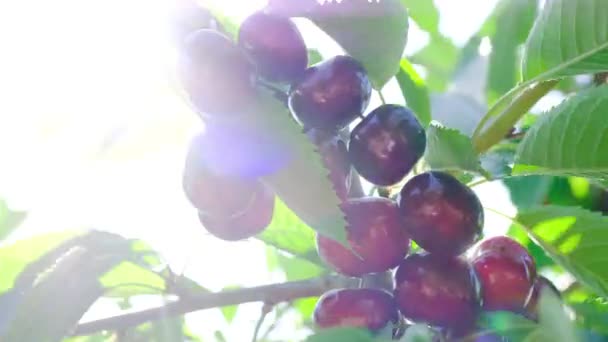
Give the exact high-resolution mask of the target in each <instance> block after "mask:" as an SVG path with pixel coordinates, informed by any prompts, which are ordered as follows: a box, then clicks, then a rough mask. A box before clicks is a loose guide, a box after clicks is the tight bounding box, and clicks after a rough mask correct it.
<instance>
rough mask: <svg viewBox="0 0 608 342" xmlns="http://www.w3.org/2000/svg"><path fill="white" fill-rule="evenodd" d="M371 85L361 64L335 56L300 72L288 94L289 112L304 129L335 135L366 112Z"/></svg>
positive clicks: (347, 58)
mask: <svg viewBox="0 0 608 342" xmlns="http://www.w3.org/2000/svg"><path fill="white" fill-rule="evenodd" d="M371 89H372V88H371V83H370V80H369V78H368V77H367V73H366V71H365V69H364V68H363V66H362V65H361V63H359V62H358V61H357V60H356V59H354V58H352V57H350V56H336V57H333V58H331V59H329V60H326V61H323V62H321V63H319V64H316V65H314V66H312V67H310V68H308V69H306V71H305V72H304V75H303V76H302V77H301V78H300V79H299V80H298V81H296V82H295V83H294V84H293V85H292V88H291V91H290V94H289V108H290V109H291V111H292V113H293V115H294V116H295V118H296V119H297V120H298V121H299V122H300V123H302V124H303V125H304V126H305V127H307V128H316V129H320V130H325V131H337V130H340V129H342V128H344V127H346V126H348V124H350V123H351V122H352V121H353V120H354V119H355V118H356V117H357V116H360V115H361V114H362V113H363V112H364V111H365V108H367V105H368V103H369V99H370V96H371Z"/></svg>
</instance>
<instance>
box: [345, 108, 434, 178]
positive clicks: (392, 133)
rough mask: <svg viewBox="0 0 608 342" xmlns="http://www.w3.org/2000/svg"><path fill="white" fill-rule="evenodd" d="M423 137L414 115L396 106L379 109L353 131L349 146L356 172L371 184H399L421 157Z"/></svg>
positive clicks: (424, 140)
mask: <svg viewBox="0 0 608 342" xmlns="http://www.w3.org/2000/svg"><path fill="white" fill-rule="evenodd" d="M425 148H426V135H425V133H424V128H422V126H421V125H420V122H418V119H417V118H416V116H415V115H414V113H413V112H412V111H411V110H409V109H407V108H405V107H403V106H398V105H392V104H387V105H382V106H380V107H378V108H376V109H374V110H373V111H372V112H371V113H369V114H368V115H367V116H366V117H365V119H363V121H361V122H360V123H359V124H358V125H357V127H355V129H353V131H352V133H351V138H350V144H349V153H350V159H351V162H352V163H353V166H354V167H355V169H356V170H357V171H358V172H359V174H361V176H363V178H365V179H367V180H368V181H370V182H371V183H374V184H376V185H382V186H388V185H393V184H395V183H398V182H399V181H400V180H402V179H403V177H405V176H406V175H407V174H408V173H409V172H410V171H411V169H412V167H413V166H414V164H416V163H417V162H418V160H419V159H420V158H421V157H422V155H423V154H424V150H425Z"/></svg>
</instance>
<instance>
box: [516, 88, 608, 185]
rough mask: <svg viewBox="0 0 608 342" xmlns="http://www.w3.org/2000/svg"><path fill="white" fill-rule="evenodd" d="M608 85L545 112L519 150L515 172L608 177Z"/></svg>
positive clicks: (582, 93)
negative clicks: (606, 111)
mask: <svg viewBox="0 0 608 342" xmlns="http://www.w3.org/2000/svg"><path fill="white" fill-rule="evenodd" d="M607 106H608V86H602V87H597V88H592V89H588V90H586V91H583V92H580V93H579V94H578V95H576V96H574V97H571V98H569V99H568V100H566V101H564V102H563V103H562V104H561V105H560V106H558V107H555V108H553V109H552V110H551V111H549V112H548V113H546V114H545V115H543V116H542V117H541V118H540V119H539V120H538V121H537V122H536V124H535V125H534V126H533V127H532V129H531V130H530V131H529V132H528V133H527V134H526V137H525V138H524V140H523V141H522V142H521V144H520V146H519V149H518V152H517V157H516V158H517V159H516V162H517V165H515V168H514V173H516V174H532V173H542V174H555V175H573V176H583V177H593V178H598V179H606V178H608V154H606V153H603V152H602V151H605V150H606V149H608V121H606V115H605V108H606V107H607Z"/></svg>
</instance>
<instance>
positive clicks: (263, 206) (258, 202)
mask: <svg viewBox="0 0 608 342" xmlns="http://www.w3.org/2000/svg"><path fill="white" fill-rule="evenodd" d="M260 185H261V184H260ZM216 195H217V193H216ZM273 213H274V193H273V192H272V191H271V190H270V189H269V188H267V187H266V186H264V185H261V187H260V188H259V189H258V191H256V192H255V193H254V196H253V197H252V198H251V199H250V202H249V203H248V205H247V206H246V207H244V208H242V209H241V211H240V212H238V213H235V214H233V215H231V216H225V217H216V216H209V215H205V214H204V213H201V212H199V216H198V217H199V220H200V222H201V223H202V224H203V227H205V229H206V230H207V231H208V232H209V233H211V235H213V236H215V237H217V238H219V239H222V240H226V241H237V240H242V239H247V238H250V237H253V236H255V235H257V234H259V233H261V232H262V231H263V230H264V229H265V228H266V227H267V226H268V225H269V224H270V222H271V221H272V216H273Z"/></svg>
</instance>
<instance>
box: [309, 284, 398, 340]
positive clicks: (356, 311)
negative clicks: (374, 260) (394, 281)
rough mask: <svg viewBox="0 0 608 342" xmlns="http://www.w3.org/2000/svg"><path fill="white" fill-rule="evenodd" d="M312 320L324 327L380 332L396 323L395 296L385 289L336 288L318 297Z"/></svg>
mask: <svg viewBox="0 0 608 342" xmlns="http://www.w3.org/2000/svg"><path fill="white" fill-rule="evenodd" d="M313 320H314V322H315V324H316V325H317V326H318V327H319V328H322V329H326V328H335V327H356V328H367V329H369V330H371V331H374V332H377V331H379V330H382V329H383V328H384V327H386V326H387V325H388V324H389V323H397V321H398V320H399V312H398V311H397V307H396V305H395V301H394V298H393V296H392V295H391V294H390V293H388V292H385V291H384V290H380V289H337V290H331V291H328V292H326V293H325V294H323V295H322V296H321V298H319V300H318V301H317V305H316V306H315V310H314V313H313Z"/></svg>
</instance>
